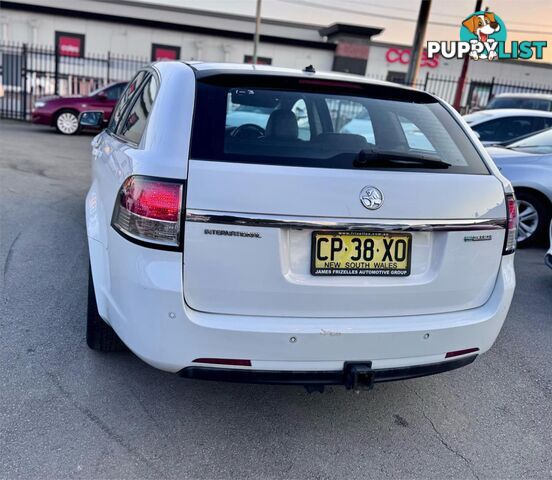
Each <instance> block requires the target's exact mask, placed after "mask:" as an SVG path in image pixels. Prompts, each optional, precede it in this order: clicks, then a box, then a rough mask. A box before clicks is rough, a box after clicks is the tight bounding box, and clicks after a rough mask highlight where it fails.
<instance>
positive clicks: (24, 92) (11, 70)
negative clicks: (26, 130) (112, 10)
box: [0, 43, 148, 120]
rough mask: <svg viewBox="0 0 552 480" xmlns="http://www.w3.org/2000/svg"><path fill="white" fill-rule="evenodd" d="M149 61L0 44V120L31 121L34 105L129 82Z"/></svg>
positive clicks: (121, 56)
mask: <svg viewBox="0 0 552 480" xmlns="http://www.w3.org/2000/svg"><path fill="white" fill-rule="evenodd" d="M147 63H148V60H147V59H146V58H140V57H130V56H123V55H111V54H109V53H107V54H105V55H94V54H89V55H87V56H85V57H83V58H77V57H68V56H61V55H58V54H57V53H56V52H55V49H54V48H53V47H42V46H36V45H26V44H15V43H0V117H2V118H12V119H18V120H29V119H30V114H31V109H32V106H33V104H34V102H35V101H36V100H37V99H38V98H40V97H45V96H50V95H63V96H67V95H87V94H89V93H90V92H91V91H92V90H95V89H96V88H99V87H102V86H104V85H106V84H108V83H110V82H113V81H125V80H129V79H130V78H131V77H132V75H133V74H134V72H136V70H138V69H139V68H141V67H142V66H143V65H145V64H147Z"/></svg>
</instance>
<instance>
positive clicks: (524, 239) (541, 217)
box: [516, 190, 550, 247]
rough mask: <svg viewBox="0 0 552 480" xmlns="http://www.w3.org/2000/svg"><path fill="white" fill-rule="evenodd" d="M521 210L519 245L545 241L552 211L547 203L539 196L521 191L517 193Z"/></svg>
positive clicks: (523, 245)
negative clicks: (551, 211)
mask: <svg viewBox="0 0 552 480" xmlns="http://www.w3.org/2000/svg"><path fill="white" fill-rule="evenodd" d="M516 198H517V202H518V210H519V227H518V241H517V243H518V245H519V246H520V247H525V246H530V245H534V244H536V243H539V242H541V241H542V240H543V238H544V237H545V235H546V234H547V232H548V225H550V211H549V207H548V206H547V205H546V201H545V200H544V199H542V198H541V197H540V196H539V195H537V194H535V193H533V192H529V191H525V190H521V191H516Z"/></svg>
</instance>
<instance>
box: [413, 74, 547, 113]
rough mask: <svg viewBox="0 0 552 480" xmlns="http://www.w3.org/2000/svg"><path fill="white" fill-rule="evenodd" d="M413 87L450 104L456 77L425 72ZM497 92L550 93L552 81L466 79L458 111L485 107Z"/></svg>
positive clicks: (455, 85) (456, 82) (456, 85)
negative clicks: (546, 82)
mask: <svg viewBox="0 0 552 480" xmlns="http://www.w3.org/2000/svg"><path fill="white" fill-rule="evenodd" d="M415 87H416V88H419V89H421V90H425V91H427V92H429V93H432V94H434V95H437V96H438V97H440V98H442V99H443V100H445V101H446V102H448V103H450V104H452V103H453V102H454V97H455V95H456V89H457V88H458V77H454V76H443V75H431V74H429V73H427V74H426V75H425V76H422V77H421V78H418V79H417V81H416V84H415ZM499 93H548V94H552V82H551V83H550V84H547V85H545V84H538V83H531V82H521V81H515V80H514V81H502V80H500V81H499V80H497V79H496V78H495V77H492V78H490V79H475V78H470V79H467V80H466V82H465V84H464V89H463V92H462V97H461V102H460V105H461V108H460V113H462V114H464V113H469V112H471V111H476V110H480V109H482V108H485V106H486V105H487V103H489V101H490V100H491V99H492V98H493V97H494V96H495V95H498V94H499Z"/></svg>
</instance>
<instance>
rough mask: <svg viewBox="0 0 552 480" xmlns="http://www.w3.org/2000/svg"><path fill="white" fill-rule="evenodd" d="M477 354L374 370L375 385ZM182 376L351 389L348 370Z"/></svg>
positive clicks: (190, 371)
mask: <svg viewBox="0 0 552 480" xmlns="http://www.w3.org/2000/svg"><path fill="white" fill-rule="evenodd" d="M476 358H477V355H468V356H465V357H462V358H459V359H457V360H450V361H447V362H438V363H430V364H425V365H414V366H407V367H397V368H382V369H375V370H374V369H372V370H371V373H372V382H373V383H379V382H391V381H394V380H406V379H408V378H417V377H425V376H427V375H434V374H436V373H443V372H448V371H450V370H455V369H457V368H461V367H464V366H466V365H469V364H470V363H472V362H473V361H474V360H475V359H476ZM178 374H179V375H180V376H182V377H186V378H193V379H197V380H216V381H220V382H239V383H263V384H269V385H345V386H347V387H350V384H349V381H348V378H347V371H346V369H343V370H330V371H324V370H318V371H290V370H238V369H234V368H211V367H186V368H183V369H182V370H180V372H178Z"/></svg>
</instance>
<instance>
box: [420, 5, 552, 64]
mask: <svg viewBox="0 0 552 480" xmlns="http://www.w3.org/2000/svg"><path fill="white" fill-rule="evenodd" d="M546 46H547V42H546V41H544V40H537V41H526V40H524V41H521V42H518V41H512V42H509V43H508V42H506V25H504V22H503V21H502V19H501V18H500V17H499V16H498V15H497V14H496V13H494V12H489V11H488V10H485V11H482V12H475V13H473V14H471V15H470V16H469V17H467V18H465V19H464V21H463V22H462V24H461V26H460V41H459V42H447V41H441V42H437V41H429V42H427V57H428V58H433V57H434V56H436V55H442V56H443V57H444V58H460V59H462V58H464V56H466V55H469V56H470V58H471V59H473V60H481V59H486V60H489V61H493V60H497V59H505V58H509V59H522V60H529V59H532V58H533V59H537V60H542V57H543V50H544V49H545V48H546Z"/></svg>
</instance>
